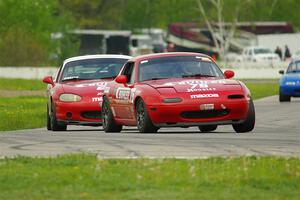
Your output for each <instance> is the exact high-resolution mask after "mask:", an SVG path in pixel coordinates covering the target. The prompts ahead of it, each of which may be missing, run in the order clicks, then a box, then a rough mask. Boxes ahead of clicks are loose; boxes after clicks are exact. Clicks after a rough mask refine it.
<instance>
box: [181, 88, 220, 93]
mask: <svg viewBox="0 0 300 200" xmlns="http://www.w3.org/2000/svg"><path fill="white" fill-rule="evenodd" d="M204 91H216V88H195V89H187V92H204Z"/></svg>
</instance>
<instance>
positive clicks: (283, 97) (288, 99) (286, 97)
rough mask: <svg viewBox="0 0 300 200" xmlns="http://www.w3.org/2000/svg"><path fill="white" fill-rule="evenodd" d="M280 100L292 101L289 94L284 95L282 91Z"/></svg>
mask: <svg viewBox="0 0 300 200" xmlns="http://www.w3.org/2000/svg"><path fill="white" fill-rule="evenodd" d="M279 101H280V102H287V101H291V97H290V96H288V95H284V94H282V93H281V91H280V92H279Z"/></svg>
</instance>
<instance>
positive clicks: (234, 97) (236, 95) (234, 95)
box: [228, 94, 244, 99]
mask: <svg viewBox="0 0 300 200" xmlns="http://www.w3.org/2000/svg"><path fill="white" fill-rule="evenodd" d="M242 98H244V95H242V94H232V95H228V99H242Z"/></svg>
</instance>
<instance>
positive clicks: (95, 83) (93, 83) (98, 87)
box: [62, 79, 112, 96]
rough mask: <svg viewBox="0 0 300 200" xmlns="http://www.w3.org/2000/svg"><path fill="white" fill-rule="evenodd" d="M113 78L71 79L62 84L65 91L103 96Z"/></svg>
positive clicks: (82, 94)
mask: <svg viewBox="0 0 300 200" xmlns="http://www.w3.org/2000/svg"><path fill="white" fill-rule="evenodd" d="M111 80H112V79H105V80H101V79H98V80H84V81H70V82H66V83H64V84H62V88H63V90H64V92H65V93H72V94H78V95H81V96H85V95H87V96H91V95H93V96H101V95H102V93H103V91H104V88H105V87H106V85H107V83H108V82H110V81H111Z"/></svg>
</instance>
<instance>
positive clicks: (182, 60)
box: [102, 53, 255, 133]
mask: <svg viewBox="0 0 300 200" xmlns="http://www.w3.org/2000/svg"><path fill="white" fill-rule="evenodd" d="M233 76H234V72H233V71H230V70H227V71H225V72H224V74H223V73H222V71H221V70H220V68H219V67H218V66H217V65H216V63H215V62H214V61H213V60H212V59H211V58H210V57H209V56H207V55H204V54H199V53H160V54H151V55H143V56H139V57H136V58H132V59H130V60H129V61H128V62H127V63H126V64H125V65H124V67H123V68H122V70H121V72H120V74H119V75H118V76H117V78H116V79H115V80H114V81H112V82H111V83H109V84H107V85H106V87H105V89H104V93H103V101H102V119H103V129H104V130H105V132H120V131H121V130H122V126H123V125H126V126H137V127H138V129H139V131H140V132H142V133H145V132H157V130H158V129H159V128H161V127H190V126H198V127H199V129H200V131H201V132H210V131H214V130H216V129H217V126H218V125H226V124H231V125H232V126H233V129H234V130H235V131H236V132H249V131H252V130H253V128H254V125H255V110H254V105H253V102H252V100H251V96H250V91H249V90H248V88H247V87H246V86H245V84H243V83H242V82H240V81H237V80H230V78H232V77H233Z"/></svg>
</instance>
